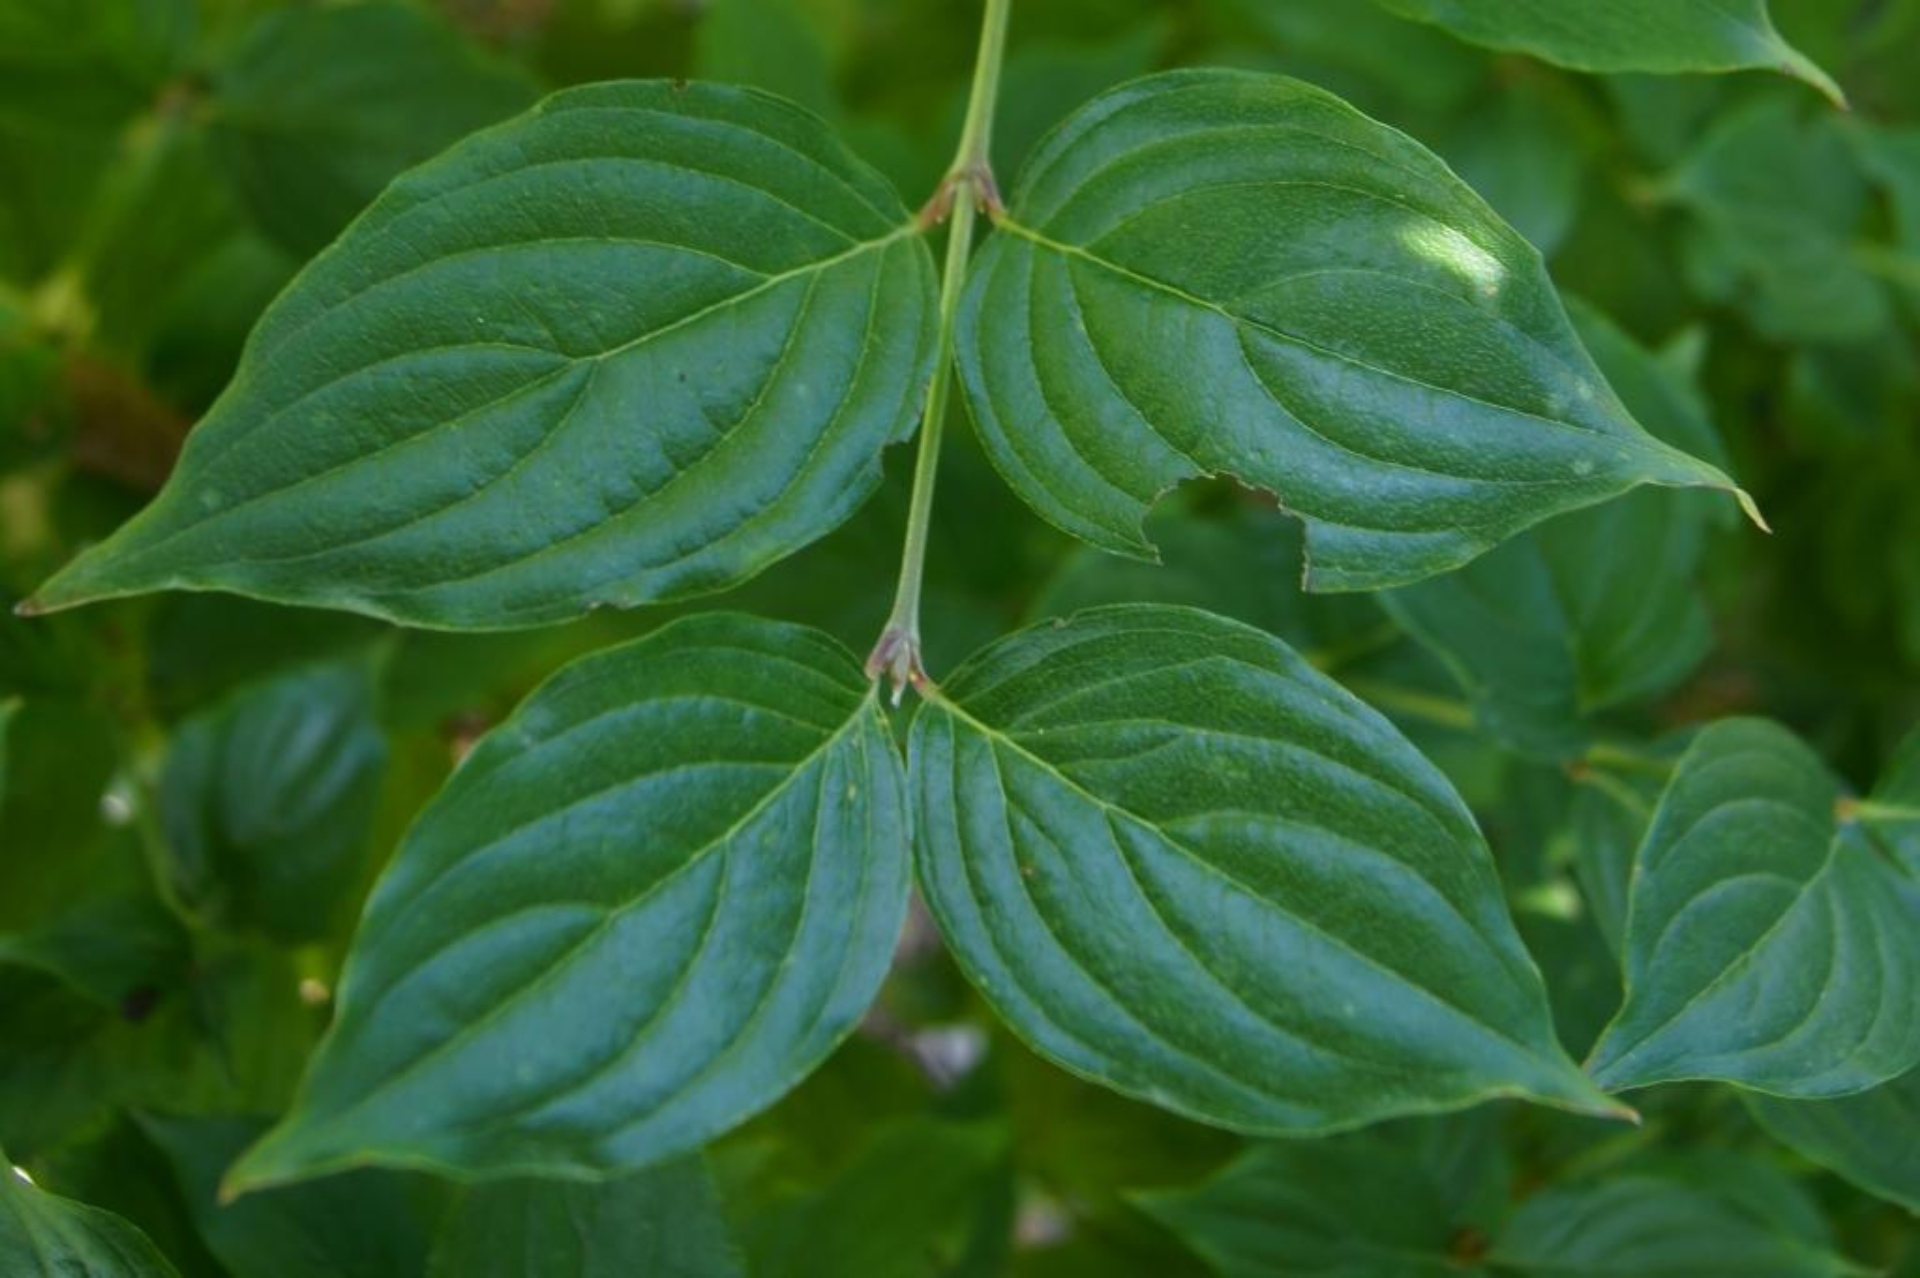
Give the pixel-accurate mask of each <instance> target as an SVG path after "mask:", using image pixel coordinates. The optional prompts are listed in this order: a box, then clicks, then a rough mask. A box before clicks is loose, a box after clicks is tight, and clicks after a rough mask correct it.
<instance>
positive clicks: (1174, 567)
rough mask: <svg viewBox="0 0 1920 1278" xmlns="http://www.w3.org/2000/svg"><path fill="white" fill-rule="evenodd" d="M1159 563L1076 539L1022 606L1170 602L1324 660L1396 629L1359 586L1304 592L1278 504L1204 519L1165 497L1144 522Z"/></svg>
mask: <svg viewBox="0 0 1920 1278" xmlns="http://www.w3.org/2000/svg"><path fill="white" fill-rule="evenodd" d="M1146 528H1147V532H1148V535H1150V536H1151V537H1152V538H1153V540H1154V544H1155V545H1156V546H1158V547H1159V549H1160V560H1161V562H1159V563H1157V564H1150V563H1144V562H1142V561H1140V560H1138V559H1122V558H1120V557H1118V556H1115V555H1108V554H1103V553H1101V552H1100V551H1098V550H1095V549H1094V548H1093V547H1091V546H1081V547H1077V548H1076V549H1075V551H1074V553H1073V554H1072V555H1071V556H1070V557H1069V558H1068V559H1067V560H1066V562H1065V563H1064V564H1063V565H1062V566H1061V568H1060V571H1059V572H1058V573H1057V574H1056V575H1055V576H1054V578H1053V580H1052V581H1050V582H1048V583H1047V585H1046V587H1045V588H1044V589H1043V590H1042V591H1041V592H1040V594H1039V596H1038V597H1037V598H1036V599H1035V600H1034V603H1033V606H1032V607H1031V608H1030V609H1029V610H1028V617H1029V619H1030V620H1033V621H1040V620H1044V619H1045V618H1048V617H1066V616H1070V615H1072V614H1073V613H1075V612H1078V611H1080V610H1082V609H1085V608H1096V607H1099V606H1101V605H1103V604H1121V603H1158V604H1177V605H1179V606H1181V607H1186V608H1198V609H1200V610H1201V611H1203V612H1213V613H1217V614H1219V615H1220V616H1223V617H1228V618H1231V619H1232V620H1234V621H1244V622H1246V623H1247V624H1248V625H1250V626H1256V627H1258V628H1259V629H1261V630H1265V631H1267V632H1268V633H1269V634H1274V635H1278V636H1279V637H1280V638H1282V639H1284V640H1286V641H1287V642H1288V643H1290V644H1292V645H1293V646H1294V647H1296V648H1298V649H1300V651H1301V652H1302V653H1303V654H1305V655H1306V657H1307V658H1308V660H1310V661H1312V662H1313V663H1314V664H1315V665H1317V666H1322V668H1324V665H1325V663H1331V662H1337V661H1338V660H1339V659H1340V658H1341V657H1343V656H1347V655H1350V654H1356V653H1365V652H1368V651H1370V650H1372V649H1374V648H1377V647H1380V646H1381V645H1382V644H1385V643H1392V642H1394V641H1395V640H1396V639H1397V638H1398V636H1397V635H1396V634H1395V631H1394V626H1393V623H1392V622H1391V621H1389V620H1388V619H1387V618H1386V617H1385V616H1383V615H1382V614H1381V612H1380V609H1379V607H1378V606H1377V605H1376V604H1375V602H1374V601H1373V600H1372V599H1370V598H1368V597H1367V596H1365V595H1310V594H1307V593H1306V591H1304V590H1303V589H1301V586H1300V564H1301V543H1300V525H1299V524H1298V523H1297V522H1296V521H1294V520H1291V519H1288V518H1287V517H1286V516H1285V515H1283V514H1281V513H1280V512H1279V511H1277V510H1262V509H1234V510H1230V511H1228V512H1226V513H1225V514H1224V515H1222V516H1220V517H1218V518H1212V519H1202V518H1200V517H1198V516H1197V515H1196V514H1194V513H1193V512H1191V511H1186V510H1182V509H1180V508H1179V506H1178V505H1176V504H1175V503H1173V502H1167V503H1165V504H1163V505H1162V506H1161V507H1160V508H1159V509H1157V510H1155V511H1154V512H1153V514H1152V516H1151V517H1149V518H1148V520H1147V524H1146Z"/></svg>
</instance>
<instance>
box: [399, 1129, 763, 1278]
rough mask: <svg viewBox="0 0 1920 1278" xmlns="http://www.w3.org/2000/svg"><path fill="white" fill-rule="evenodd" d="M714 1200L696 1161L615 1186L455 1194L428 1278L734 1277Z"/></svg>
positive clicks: (491, 1188)
mask: <svg viewBox="0 0 1920 1278" xmlns="http://www.w3.org/2000/svg"><path fill="white" fill-rule="evenodd" d="M742 1272H743V1270H742V1269H741V1267H740V1261H739V1258H738V1257H737V1256H736V1255H735V1253H734V1245H733V1241H732V1239H731V1237H730V1236H729V1234H728V1231H727V1222H726V1220H725V1218H724V1217H723V1216H722V1215H721V1212H720V1199H719V1194H718V1193H717V1192H716V1191H715V1189H714V1186H713V1180H712V1178H711V1177H710V1176H709V1175H708V1174H707V1169H706V1166H705V1164H704V1163H702V1162H701V1160H700V1159H698V1158H688V1159H683V1160H681V1161H679V1162H675V1163H667V1164H665V1165H663V1166H660V1167H655V1168H652V1169H650V1170H648V1171H643V1172H640V1173H638V1174H636V1175H632V1176H625V1177H622V1178H620V1179H619V1180H610V1181H603V1182H599V1183H580V1182H575V1181H562V1180H509V1181H500V1182H496V1183H493V1184H486V1185H476V1186H474V1187H473V1188H471V1189H468V1190H467V1191H465V1192H464V1193H463V1194H462V1195H461V1196H460V1199H459V1202H458V1203H457V1204H456V1205H455V1207H454V1208H453V1210H452V1211H451V1212H449V1213H448V1214H447V1218H446V1220H445V1221H443V1222H442V1224H441V1226H440V1233H439V1238H438V1240H437V1241H436V1242H435V1244H434V1248H433V1262H432V1264H431V1265H430V1266H429V1268H428V1270H427V1273H428V1276H429V1278H532V1276H534V1275H540V1274H564V1275H567V1278H639V1276H641V1275H645V1276H646V1278H736V1276H737V1275H739V1274H741V1273H742Z"/></svg>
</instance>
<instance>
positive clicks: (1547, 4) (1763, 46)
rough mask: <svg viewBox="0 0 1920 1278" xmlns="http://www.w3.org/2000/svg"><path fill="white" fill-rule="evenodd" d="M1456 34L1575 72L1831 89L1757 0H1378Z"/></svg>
mask: <svg viewBox="0 0 1920 1278" xmlns="http://www.w3.org/2000/svg"><path fill="white" fill-rule="evenodd" d="M1380 3H1382V4H1384V5H1386V6H1387V8H1389V9H1392V10H1393V11H1394V12H1395V13H1401V14H1405V15H1406V16H1407V17H1410V18H1420V19H1422V20H1424V21H1427V22H1435V23H1438V24H1440V25H1441V26H1444V27H1446V28H1447V29H1448V30H1449V31H1452V32H1453V33H1454V34H1455V35H1457V36H1459V37H1460V38H1461V39H1463V40H1471V41H1472V42H1473V43H1475V44H1484V45H1488V46H1490V47H1492V48H1495V49H1518V50H1521V51H1522V52H1526V53H1532V54H1536V55H1538V56H1539V57H1542V58H1545V59H1547V60H1548V61H1549V62H1557V63H1559V64H1561V65H1562V66H1568V67H1575V68H1578V69H1579V70H1582V71H1665V72H1673V71H1747V70H1766V71H1781V72H1784V73H1785V74H1787V75H1792V76H1798V77H1799V78H1800V79H1802V80H1805V81H1806V82H1807V83H1808V84H1811V85H1813V86H1814V87H1815V88H1817V89H1819V90H1820V91H1821V92H1822V93H1825V94H1826V95H1828V96H1829V97H1831V98H1833V99H1834V100H1835V101H1836V102H1837V101H1839V100H1840V98H1841V94H1840V86H1838V85H1837V84H1835V83H1834V82H1833V79H1832V77H1830V76H1829V75H1827V73H1826V72H1824V71H1822V70H1821V69H1820V68H1819V67H1817V66H1815V65H1814V64H1813V63H1812V62H1811V61H1809V60H1808V59H1807V58H1806V56H1805V55H1803V54H1801V53H1800V52H1799V51H1797V50H1796V49H1794V47H1793V46H1792V45H1790V44H1788V43H1787V42H1786V41H1785V40H1783V39H1781V37H1780V33H1779V32H1778V31H1777V30H1775V29H1774V25H1773V19H1772V18H1771V17H1770V16H1769V15H1768V13H1767V0H1604V3H1593V2H1592V0H1380Z"/></svg>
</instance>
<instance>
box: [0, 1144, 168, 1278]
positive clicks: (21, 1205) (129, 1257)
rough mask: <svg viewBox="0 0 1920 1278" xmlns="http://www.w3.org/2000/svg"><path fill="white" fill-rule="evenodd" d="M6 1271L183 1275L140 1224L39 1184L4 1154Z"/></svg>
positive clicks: (17, 1275) (47, 1277) (0, 1220)
mask: <svg viewBox="0 0 1920 1278" xmlns="http://www.w3.org/2000/svg"><path fill="white" fill-rule="evenodd" d="M0 1272H4V1273H6V1274H7V1276H8V1278H177V1275H176V1274H175V1272H174V1268H173V1266H172V1265H170V1264H168V1263H167V1260H166V1257H164V1256H162V1255H161V1254H160V1252H159V1251H158V1250H157V1249H156V1248H155V1247H154V1245H153V1243H152V1242H151V1241H150V1240H149V1239H148V1238H147V1236H146V1235H145V1234H143V1233H141V1232H140V1231H139V1230H138V1229H135V1228H134V1227H133V1226H132V1225H129V1224H128V1223H127V1222H126V1221H124V1220H122V1219H120V1218H119V1217H118V1216H115V1215H112V1214H111V1213H108V1212H104V1211H101V1210H100V1209H99V1208H97V1207H89V1206H87V1205H86V1204H85V1203H76V1202H71V1201H69V1200H68V1199H65V1198H59V1197H56V1196H54V1195H53V1194H49V1193H45V1192H43V1191H41V1190H39V1189H35V1188H34V1187H33V1186H31V1185H29V1184H27V1183H26V1181H24V1180H22V1179H21V1178H20V1176H19V1174H18V1173H17V1172H15V1171H13V1169H12V1168H11V1166H9V1165H8V1164H7V1161H6V1159H5V1158H4V1157H0Z"/></svg>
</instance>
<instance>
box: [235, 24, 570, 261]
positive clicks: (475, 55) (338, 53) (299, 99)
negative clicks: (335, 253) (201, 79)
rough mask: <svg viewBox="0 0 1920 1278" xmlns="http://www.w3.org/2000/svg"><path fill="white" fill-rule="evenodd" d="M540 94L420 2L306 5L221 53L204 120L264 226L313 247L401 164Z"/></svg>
mask: <svg viewBox="0 0 1920 1278" xmlns="http://www.w3.org/2000/svg"><path fill="white" fill-rule="evenodd" d="M534 96H535V94H534V88H533V85H532V84H531V83H530V82H529V81H528V80H527V78H526V77H525V76H524V75H522V74H521V73H520V72H518V71H516V70H515V69H514V68H513V67H511V66H510V65H509V64H506V63H504V62H499V61H496V60H494V59H492V58H489V57H487V56H485V55H484V54H483V53H482V51H481V50H480V49H478V48H476V47H475V46H473V45H472V44H470V43H469V42H468V41H466V40H465V39H464V38H462V37H461V35H460V34H459V33H458V32H456V31H455V30H453V29H452V28H451V27H449V26H447V25H446V24H445V23H444V22H442V21H441V20H440V19H438V18H437V17H435V16H433V15H432V14H431V13H430V12H428V11H426V10H423V9H420V8H418V7H416V6H413V5H408V4H397V3H391V2H390V0H374V2H373V3H369V4H347V5H319V6H300V7H296V8H291V9H282V10H279V11H278V12H274V13H270V14H268V15H266V16H265V17H264V18H262V19H261V20H260V21H259V22H258V23H256V24H255V25H254V26H253V27H252V29H251V30H250V31H249V32H248V33H247V38H246V39H245V40H244V41H243V42H242V43H241V44H240V46H239V47H238V48H237V49H235V50H234V51H233V53H232V54H231V55H230V56H229V57H228V58H227V59H226V60H225V61H224V62H223V63H222V64H221V66H220V67H219V68H218V70H217V71H216V73H215V75H214V79H213V95H212V99H211V101H210V102H209V103H208V104H207V123H208V127H209V129H210V130H211V134H212V138H213V143H214V146H215V149H216V152H217V154H218V155H219V157H220V160H221V162H222V163H223V165H224V166H225V168H226V170H227V172H228V173H229V174H230V175H231V178H232V181H233V183H234V185H235V186H236V187H237V188H238V189H239V191H240V194H241V197H242V198H243V199H244V200H245V201H246V203H247V204H248V206H249V207H250V208H251V209H252V211H253V215H254V217H255V218H256V219H257V220H258V222H259V223H260V226H261V227H262V228H263V229H264V230H265V231H266V232H267V233H268V234H269V235H271V236H272V237H273V238H274V239H276V240H278V241H279V242H280V243H281V244H283V245H285V246H286V247H287V248H288V249H289V250H290V251H292V252H294V253H296V254H298V255H299V256H301V257H305V256H307V255H309V254H311V253H313V252H314V251H316V250H317V249H319V248H321V247H323V246H324V245H325V244H326V243H327V241H329V240H331V239H332V238H333V237H334V236H335V235H337V234H339V232H340V230H341V228H343V227H344V226H346V224H347V223H348V222H350V221H352V220H353V217H354V215H355V214H357V213H358V212H360V210H361V209H362V208H364V207H366V205H367V204H368V203H369V202H371V201H372V199H373V197H374V196H376V195H378V194H379V193H380V188H381V187H383V186H385V185H386V184H387V183H388V181H390V180H391V179H392V178H393V177H394V176H396V175H397V174H399V173H400V172H402V171H403V170H405V169H409V168H412V167H413V166H414V165H416V164H418V163H420V162H421V161H422V160H425V159H428V158H429V157H431V156H432V155H434V154H435V153H436V152H438V151H440V150H441V149H442V148H444V147H446V146H447V145H448V144H450V143H452V142H456V141H458V140H459V139H460V138H462V137H464V136H466V135H467V134H469V133H471V132H473V131H474V130H476V129H479V128H483V127H485V126H486V125H489V124H493V123H495V122H497V121H499V120H503V119H505V118H506V117H507V116H510V115H512V114H514V113H515V112H517V111H520V110H522V109H524V108H525V107H527V106H528V105H530V104H531V103H532V102H533V99H534Z"/></svg>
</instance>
